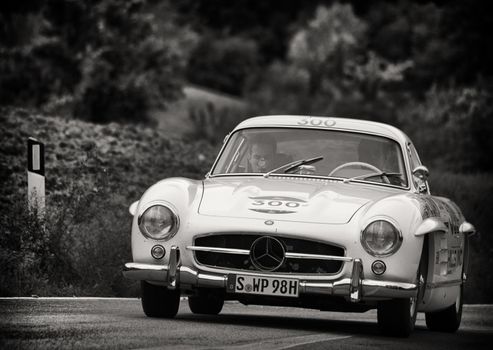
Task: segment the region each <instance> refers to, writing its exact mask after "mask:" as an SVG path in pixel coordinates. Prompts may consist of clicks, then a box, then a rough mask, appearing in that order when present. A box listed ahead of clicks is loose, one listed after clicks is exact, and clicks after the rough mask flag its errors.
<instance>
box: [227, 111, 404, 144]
mask: <svg viewBox="0 0 493 350" xmlns="http://www.w3.org/2000/svg"><path fill="white" fill-rule="evenodd" d="M255 127H295V128H310V129H330V130H339V131H353V132H362V133H369V134H373V135H381V136H385V137H388V138H391V139H393V140H396V141H398V142H399V143H402V144H406V143H407V142H410V140H409V137H407V135H406V134H405V133H404V132H402V131H401V130H399V129H397V128H396V127H394V126H391V125H388V124H384V123H378V122H373V121H369V120H361V119H353V118H334V117H321V116H304V115H267V116H259V117H253V118H249V119H245V120H244V121H242V122H241V123H240V124H238V125H237V126H236V127H235V129H234V131H236V130H239V129H247V128H255Z"/></svg>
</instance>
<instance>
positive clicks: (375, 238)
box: [361, 220, 402, 257]
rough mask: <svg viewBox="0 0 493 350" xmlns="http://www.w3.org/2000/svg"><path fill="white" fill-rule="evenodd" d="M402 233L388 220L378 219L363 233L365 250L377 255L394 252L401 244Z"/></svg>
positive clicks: (381, 255) (362, 242)
mask: <svg viewBox="0 0 493 350" xmlns="http://www.w3.org/2000/svg"><path fill="white" fill-rule="evenodd" d="M401 243H402V235H401V234H400V232H399V231H398V230H397V228H396V227H395V226H394V225H393V224H391V223H390V222H388V221H385V220H376V221H373V222H372V223H370V224H369V225H368V226H366V228H365V229H364V230H363V232H362V233H361V244H362V245H363V248H365V250H366V251H367V252H368V253H369V254H371V255H373V256H376V257H383V256H389V255H392V254H394V253H395V252H396V251H397V249H399V247H400V246H401Z"/></svg>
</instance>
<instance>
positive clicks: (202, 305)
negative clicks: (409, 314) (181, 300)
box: [188, 291, 224, 315]
mask: <svg viewBox="0 0 493 350" xmlns="http://www.w3.org/2000/svg"><path fill="white" fill-rule="evenodd" d="M223 305H224V297H223V296H222V295H220V294H219V293H213V292H205V291H204V292H201V293H199V294H197V295H191V296H189V297H188V306H189V307H190V310H191V311H192V312H193V313H194V314H202V315H218V314H219V313H220V312H221V310H222V309H223Z"/></svg>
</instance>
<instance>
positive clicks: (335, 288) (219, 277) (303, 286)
mask: <svg viewBox="0 0 493 350" xmlns="http://www.w3.org/2000/svg"><path fill="white" fill-rule="evenodd" d="M177 250H178V249H177V248H176V247H172V248H171V251H170V259H169V264H168V265H152V264H140V263H126V264H125V268H124V270H123V275H124V276H125V277H126V278H129V279H133V280H145V281H155V282H160V283H164V284H166V285H167V287H168V288H169V289H175V288H177V287H178V286H179V285H181V284H183V285H191V286H196V287H205V288H207V287H208V288H227V282H228V276H227V275H225V274H213V273H204V272H200V271H197V270H195V269H192V268H190V267H187V266H180V265H179V264H178V259H177V257H178V254H177ZM352 263H353V269H352V273H351V278H342V279H339V280H336V281H326V282H320V281H304V280H300V284H299V288H300V289H299V291H300V293H302V294H319V295H336V296H344V297H347V298H348V299H349V300H350V301H351V302H359V301H360V300H362V299H364V298H410V297H415V296H416V294H417V286H416V284H413V283H400V282H388V281H376V280H370V279H364V278H363V263H362V262H361V260H360V259H352Z"/></svg>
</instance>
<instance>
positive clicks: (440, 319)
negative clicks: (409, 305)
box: [425, 285, 463, 333]
mask: <svg viewBox="0 0 493 350" xmlns="http://www.w3.org/2000/svg"><path fill="white" fill-rule="evenodd" d="M462 303H463V285H461V286H460V289H459V295H458V296H457V299H456V301H455V303H454V304H453V305H450V306H449V307H448V308H446V309H445V310H442V311H438V312H427V313H426V314H425V318H426V326H427V327H428V329H429V330H431V331H437V332H447V333H454V332H455V331H457V330H458V329H459V326H460V322H461V319H462Z"/></svg>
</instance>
